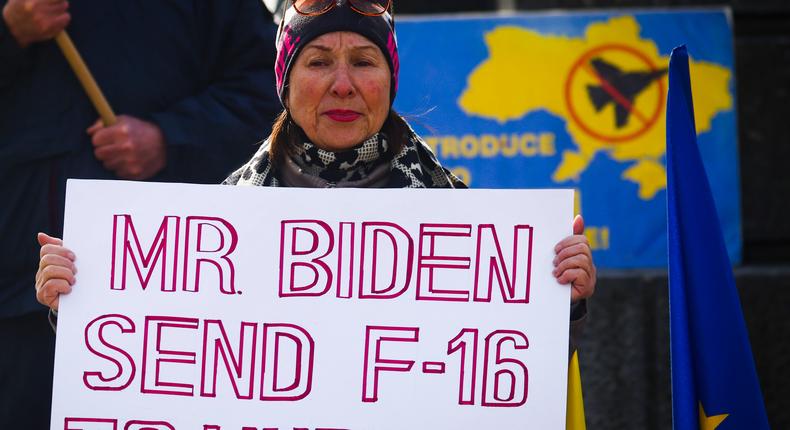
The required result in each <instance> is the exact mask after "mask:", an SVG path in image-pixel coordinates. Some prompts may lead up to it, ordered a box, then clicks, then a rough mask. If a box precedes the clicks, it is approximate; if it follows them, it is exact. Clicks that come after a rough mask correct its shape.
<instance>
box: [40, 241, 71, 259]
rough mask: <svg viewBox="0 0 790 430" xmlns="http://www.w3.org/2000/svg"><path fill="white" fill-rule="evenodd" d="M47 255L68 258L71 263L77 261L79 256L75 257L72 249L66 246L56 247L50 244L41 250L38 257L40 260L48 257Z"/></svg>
mask: <svg viewBox="0 0 790 430" xmlns="http://www.w3.org/2000/svg"><path fill="white" fill-rule="evenodd" d="M47 254H56V255H60V256H62V257H66V258H68V259H69V260H71V261H74V260H76V259H77V256H76V255H74V253H73V252H71V250H70V249H68V248H66V247H65V246H62V245H55V244H52V243H48V244H46V245H44V246H42V247H41V250H40V251H39V253H38V256H39V258H44V256H45V255H47Z"/></svg>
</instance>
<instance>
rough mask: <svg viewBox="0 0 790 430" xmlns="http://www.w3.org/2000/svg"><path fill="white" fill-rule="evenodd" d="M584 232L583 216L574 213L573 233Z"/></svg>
mask: <svg viewBox="0 0 790 430" xmlns="http://www.w3.org/2000/svg"><path fill="white" fill-rule="evenodd" d="M582 233H584V218H582V216H581V215H576V216H575V217H574V218H573V234H582Z"/></svg>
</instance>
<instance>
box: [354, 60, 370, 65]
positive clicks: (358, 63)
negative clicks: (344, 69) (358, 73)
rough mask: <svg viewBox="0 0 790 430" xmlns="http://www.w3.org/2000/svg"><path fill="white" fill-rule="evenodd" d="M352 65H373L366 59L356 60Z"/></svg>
mask: <svg viewBox="0 0 790 430" xmlns="http://www.w3.org/2000/svg"><path fill="white" fill-rule="evenodd" d="M354 65H355V66H357V67H370V66H372V65H373V62H371V61H368V60H357V61H356V62H355V63H354Z"/></svg>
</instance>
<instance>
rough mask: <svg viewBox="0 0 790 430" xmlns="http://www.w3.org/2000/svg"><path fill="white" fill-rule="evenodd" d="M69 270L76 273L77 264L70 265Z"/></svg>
mask: <svg viewBox="0 0 790 430" xmlns="http://www.w3.org/2000/svg"><path fill="white" fill-rule="evenodd" d="M71 272H72V273H74V274H75V275H76V274H77V266H74V265H72V266H71Z"/></svg>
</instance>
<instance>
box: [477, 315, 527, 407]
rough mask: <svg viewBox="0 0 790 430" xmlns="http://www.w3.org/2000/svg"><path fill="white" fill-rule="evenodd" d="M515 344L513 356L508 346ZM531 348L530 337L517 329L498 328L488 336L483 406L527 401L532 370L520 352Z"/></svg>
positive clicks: (512, 349)
mask: <svg viewBox="0 0 790 430" xmlns="http://www.w3.org/2000/svg"><path fill="white" fill-rule="evenodd" d="M511 343H512V347H511V348H507V349H510V350H511V351H512V352H511V356H510V357H507V356H506V353H505V352H506V351H507V349H506V346H507V345H508V344H511ZM527 348H529V341H528V340H527V336H525V335H524V334H523V333H521V332H518V331H513V330H497V331H494V332H492V333H491V334H489V335H488V336H487V337H486V349H485V357H486V358H485V362H484V363H483V403H482V404H483V406H487V407H518V406H521V405H523V404H524V403H526V402H527V392H528V386H529V373H528V372H527V366H526V365H525V364H524V361H523V359H520V357H519V355H521V353H520V352H522V353H523V351H524V350H526V349H527Z"/></svg>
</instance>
